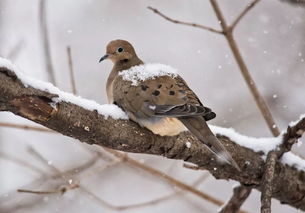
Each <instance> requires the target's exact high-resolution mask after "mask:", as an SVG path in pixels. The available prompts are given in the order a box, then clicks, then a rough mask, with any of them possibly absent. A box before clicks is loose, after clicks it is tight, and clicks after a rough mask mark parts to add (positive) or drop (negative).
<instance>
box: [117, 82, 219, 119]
mask: <svg viewBox="0 0 305 213" xmlns="http://www.w3.org/2000/svg"><path fill="white" fill-rule="evenodd" d="M113 92H114V99H115V102H116V103H117V104H118V105H119V106H121V107H122V108H123V109H124V110H125V111H128V112H129V113H132V114H134V115H135V116H136V117H140V118H143V117H144V118H145V117H177V118H179V117H190V116H203V117H204V118H205V120H210V119H212V118H214V117H215V116H216V115H215V113H214V112H212V111H211V110H210V109H209V108H207V107H204V106H203V105H202V103H201V102H200V101H199V99H198V97H197V96H196V95H195V93H194V92H193V91H192V90H191V89H190V88H189V87H188V86H187V84H186V83H185V81H184V80H183V79H182V78H181V77H180V76H176V77H174V78H173V77H171V76H160V77H157V78H155V79H149V80H146V81H142V82H139V84H138V85H137V86H133V85H132V84H131V82H129V81H124V80H123V79H122V78H121V77H120V76H118V79H116V80H115V82H114V90H113Z"/></svg>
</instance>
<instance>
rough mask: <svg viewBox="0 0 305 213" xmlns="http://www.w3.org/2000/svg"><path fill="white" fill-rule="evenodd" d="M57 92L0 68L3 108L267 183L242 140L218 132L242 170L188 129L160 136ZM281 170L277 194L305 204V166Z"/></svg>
mask: <svg viewBox="0 0 305 213" xmlns="http://www.w3.org/2000/svg"><path fill="white" fill-rule="evenodd" d="M53 97H56V95H54V94H50V93H48V92H44V91H40V90H37V89H34V88H32V87H30V86H28V87H24V85H23V84H22V83H21V82H20V80H19V79H18V78H17V77H16V76H15V74H14V73H13V72H11V71H9V70H7V69H6V68H0V110H2V111H10V112H12V113H14V114H16V115H19V116H22V117H25V118H27V119H30V120H32V121H34V122H36V123H39V124H41V125H43V126H45V127H48V128H50V129H53V130H55V131H57V132H59V133H62V134H63V135H66V136H69V137H73V138H75V139H78V140H80V141H82V142H86V143H88V144H95V145H100V146H104V147H108V148H112V149H116V150H121V151H125V152H134V153H146V154H154V155H161V156H165V157H167V158H172V159H181V160H185V161H187V162H191V163H194V164H196V165H198V166H199V167H201V168H204V169H207V170H209V171H210V172H211V173H212V174H213V175H214V177H215V178H217V179H233V180H236V181H239V182H240V183H241V184H243V185H248V186H252V187H254V188H256V189H258V190H260V188H261V179H262V175H263V173H264V161H263V160H262V158H261V156H260V154H259V153H255V152H253V151H252V150H250V149H247V148H244V147H241V146H239V145H237V144H236V143H234V141H231V140H230V139H229V138H227V137H225V136H221V135H218V138H219V139H220V140H222V142H223V144H224V145H225V147H226V148H227V149H228V151H229V152H230V153H231V154H232V156H233V158H234V159H235V160H236V162H237V163H238V165H239V166H240V168H241V170H242V172H237V171H236V170H235V169H234V168H233V167H231V166H230V165H227V164H220V163H219V162H218V161H217V160H216V158H215V156H214V155H213V154H211V153H210V152H209V151H208V150H207V149H206V148H205V147H204V146H203V144H202V143H201V142H200V141H198V140H197V139H196V138H195V137H194V136H192V135H191V134H190V133H188V132H184V133H182V134H180V135H178V136H176V137H161V136H157V135H154V134H153V133H151V132H150V131H148V130H146V129H143V128H140V127H139V126H138V125H137V124H136V123H133V122H131V121H128V120H114V119H112V118H108V119H105V118H104V117H103V116H102V115H100V114H98V113H97V112H94V111H89V110H86V109H84V108H82V107H80V106H77V105H74V104H71V103H67V102H59V103H55V102H53V101H52V98H53ZM110 127H111V128H110ZM118 130H119V131H118ZM187 141H189V142H191V143H192V145H191V147H190V148H187V147H186V145H185V143H186V142H187ZM249 162H250V163H249ZM275 174H276V177H275V178H274V182H273V197H274V198H276V199H278V200H280V201H281V202H282V203H286V204H289V205H291V206H294V207H296V208H300V209H302V210H305V198H304V197H305V174H304V172H302V171H298V170H296V169H295V168H293V167H290V166H286V165H282V164H280V163H277V165H276V167H275Z"/></svg>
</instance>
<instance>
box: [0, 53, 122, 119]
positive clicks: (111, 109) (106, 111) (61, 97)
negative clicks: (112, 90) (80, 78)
mask: <svg viewBox="0 0 305 213" xmlns="http://www.w3.org/2000/svg"><path fill="white" fill-rule="evenodd" d="M0 67H6V68H8V69H9V70H11V71H13V72H14V73H15V74H16V75H17V76H18V78H19V79H20V80H21V82H22V83H23V84H24V86H26V87H28V86H31V87H33V88H36V89H39V90H42V91H46V92H50V93H52V94H56V95H58V97H56V98H53V101H55V102H61V101H65V102H69V103H72V104H75V105H78V106H81V107H83V108H85V109H87V110H90V111H93V110H96V111H97V112H98V113H99V114H101V115H103V116H104V117H105V118H106V119H107V118H108V117H109V116H110V117H112V118H114V119H128V116H127V115H126V113H125V112H124V111H123V110H122V109H121V108H119V107H118V106H116V105H113V104H103V105H100V104H98V103H96V102H95V101H92V100H87V99H84V98H82V97H79V96H75V95H73V94H71V93H67V92H63V91H61V90H60V89H58V88H57V87H55V86H53V84H51V83H48V82H44V81H40V80H36V79H33V78H30V77H28V76H26V75H25V74H23V73H22V72H21V71H20V70H19V68H18V67H17V66H15V65H14V64H12V63H11V62H10V61H9V60H7V59H4V58H1V57H0Z"/></svg>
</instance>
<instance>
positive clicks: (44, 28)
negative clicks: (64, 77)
mask: <svg viewBox="0 0 305 213" xmlns="http://www.w3.org/2000/svg"><path fill="white" fill-rule="evenodd" d="M46 1H47V0H40V2H39V20H40V31H41V37H42V46H43V52H44V59H45V63H46V70H47V73H48V78H49V81H50V82H51V83H52V84H54V85H56V80H55V72H54V67H53V64H52V57H51V49H50V39H49V32H48V22H47V14H46Z"/></svg>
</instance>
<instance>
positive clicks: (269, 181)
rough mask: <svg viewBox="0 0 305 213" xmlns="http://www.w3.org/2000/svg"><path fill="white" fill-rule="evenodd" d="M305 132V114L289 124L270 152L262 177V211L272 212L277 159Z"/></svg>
mask: <svg viewBox="0 0 305 213" xmlns="http://www.w3.org/2000/svg"><path fill="white" fill-rule="evenodd" d="M304 132H305V116H304V117H301V118H300V120H299V121H298V122H295V124H294V125H293V126H288V128H287V131H286V133H285V134H284V135H283V142H282V143H281V144H280V145H279V146H278V147H277V148H276V149H275V150H272V151H270V152H269V153H268V156H267V160H266V166H265V168H266V169H265V173H264V176H263V179H262V196H261V203H262V205H261V212H262V213H271V198H272V194H273V187H272V185H273V180H274V178H275V174H274V172H275V166H276V163H277V160H278V159H279V158H280V157H281V156H283V154H284V153H285V152H289V151H290V150H291V147H292V145H293V144H295V143H297V142H298V139H299V138H301V137H302V134H303V133H304Z"/></svg>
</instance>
